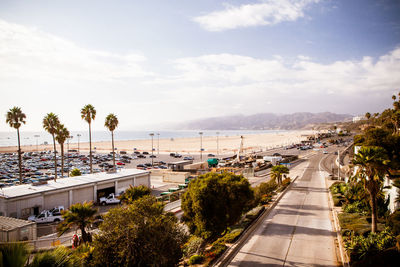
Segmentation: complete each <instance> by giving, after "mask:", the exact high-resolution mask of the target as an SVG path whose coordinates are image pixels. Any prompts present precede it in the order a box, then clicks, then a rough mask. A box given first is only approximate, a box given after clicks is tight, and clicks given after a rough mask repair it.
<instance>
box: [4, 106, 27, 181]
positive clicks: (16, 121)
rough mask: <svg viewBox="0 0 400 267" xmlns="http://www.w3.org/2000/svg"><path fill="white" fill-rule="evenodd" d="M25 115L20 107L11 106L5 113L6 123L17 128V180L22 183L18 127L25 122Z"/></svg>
mask: <svg viewBox="0 0 400 267" xmlns="http://www.w3.org/2000/svg"><path fill="white" fill-rule="evenodd" d="M25 118H26V115H25V114H24V113H22V110H21V108H19V107H13V108H12V109H10V110H9V111H8V112H7V114H6V123H8V124H9V125H10V127H12V128H14V129H17V136H18V166H19V182H20V183H22V157H21V143H20V137H19V127H21V125H22V123H23V124H25V123H26V122H25Z"/></svg>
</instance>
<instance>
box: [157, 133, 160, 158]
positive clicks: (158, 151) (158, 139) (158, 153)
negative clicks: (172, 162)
mask: <svg viewBox="0 0 400 267" xmlns="http://www.w3.org/2000/svg"><path fill="white" fill-rule="evenodd" d="M157 156H160V133H157Z"/></svg>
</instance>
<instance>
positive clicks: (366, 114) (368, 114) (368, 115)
mask: <svg viewBox="0 0 400 267" xmlns="http://www.w3.org/2000/svg"><path fill="white" fill-rule="evenodd" d="M365 117H366V118H367V120H369V118H371V113H369V112H367V113H365Z"/></svg>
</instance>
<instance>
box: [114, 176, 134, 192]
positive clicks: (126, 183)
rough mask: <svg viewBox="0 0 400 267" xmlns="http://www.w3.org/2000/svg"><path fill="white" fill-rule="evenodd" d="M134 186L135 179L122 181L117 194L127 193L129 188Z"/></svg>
mask: <svg viewBox="0 0 400 267" xmlns="http://www.w3.org/2000/svg"><path fill="white" fill-rule="evenodd" d="M130 185H132V186H133V179H132V178H129V179H126V180H121V181H118V188H117V192H118V193H119V192H121V191H125V190H126V189H128V188H129V186H130Z"/></svg>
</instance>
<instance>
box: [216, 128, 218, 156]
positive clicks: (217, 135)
mask: <svg viewBox="0 0 400 267" xmlns="http://www.w3.org/2000/svg"><path fill="white" fill-rule="evenodd" d="M216 134H217V158H218V156H219V143H218V141H219V140H218V136H219V132H216Z"/></svg>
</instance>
